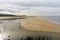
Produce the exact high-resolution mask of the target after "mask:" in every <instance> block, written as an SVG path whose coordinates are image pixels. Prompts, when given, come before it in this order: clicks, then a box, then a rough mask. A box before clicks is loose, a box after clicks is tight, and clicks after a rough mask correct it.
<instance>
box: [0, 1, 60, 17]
mask: <svg viewBox="0 0 60 40" xmlns="http://www.w3.org/2000/svg"><path fill="white" fill-rule="evenodd" d="M0 13H9V14H15V15H35V16H59V15H60V0H0Z"/></svg>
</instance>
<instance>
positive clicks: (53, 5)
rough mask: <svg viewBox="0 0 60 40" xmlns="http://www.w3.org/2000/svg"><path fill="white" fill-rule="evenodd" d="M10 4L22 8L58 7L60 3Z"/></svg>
mask: <svg viewBox="0 0 60 40" xmlns="http://www.w3.org/2000/svg"><path fill="white" fill-rule="evenodd" d="M11 4H13V5H19V6H24V7H40V6H47V7H60V2H12V3H11Z"/></svg>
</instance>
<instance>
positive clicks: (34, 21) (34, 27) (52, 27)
mask: <svg viewBox="0 0 60 40" xmlns="http://www.w3.org/2000/svg"><path fill="white" fill-rule="evenodd" d="M21 26H22V27H23V28H24V29H26V30H29V31H38V32H41V31H44V32H58V33H60V25H57V24H55V23H51V22H49V21H48V20H45V19H43V18H41V17H32V18H27V19H24V20H22V22H21Z"/></svg>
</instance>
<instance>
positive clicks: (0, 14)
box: [0, 13, 16, 17]
mask: <svg viewBox="0 0 60 40" xmlns="http://www.w3.org/2000/svg"><path fill="white" fill-rule="evenodd" d="M1 16H16V15H12V14H2V13H0V17H1Z"/></svg>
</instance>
